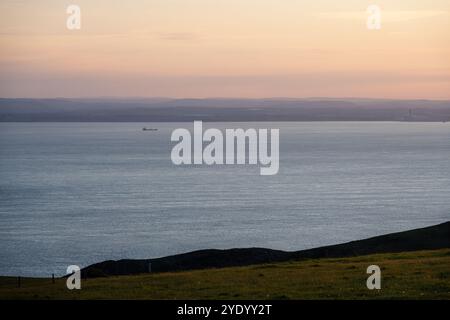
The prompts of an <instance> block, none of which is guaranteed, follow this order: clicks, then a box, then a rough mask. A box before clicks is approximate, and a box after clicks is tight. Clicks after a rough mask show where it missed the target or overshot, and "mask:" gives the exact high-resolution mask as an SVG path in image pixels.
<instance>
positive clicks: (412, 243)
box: [81, 221, 450, 278]
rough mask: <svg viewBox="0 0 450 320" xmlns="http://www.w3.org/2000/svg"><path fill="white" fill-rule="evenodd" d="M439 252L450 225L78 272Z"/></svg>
mask: <svg viewBox="0 0 450 320" xmlns="http://www.w3.org/2000/svg"><path fill="white" fill-rule="evenodd" d="M443 248H450V221H449V222H445V223H442V224H438V225H435V226H431V227H426V228H421V229H414V230H410V231H404V232H398V233H391V234H387V235H382V236H378V237H373V238H369V239H364V240H358V241H352V242H348V243H343V244H338V245H332V246H325V247H320V248H315V249H308V250H301V251H293V252H287V251H281V250H271V249H264V248H244V249H228V250H215V249H210V250H199V251H193V252H189V253H184V254H178V255H173V256H168V257H163V258H157V259H144V260H130V259H127V260H119V261H112V260H109V261H104V262H100V263H97V264H93V265H90V266H88V267H86V268H84V269H82V271H81V272H82V277H84V278H95V277H102V276H112V275H132V274H140V273H148V272H149V271H150V270H149V269H150V268H151V272H169V271H185V270H195V269H207V268H224V267H233V266H247V265H253V264H261V263H273V262H282V261H290V260H304V259H318V258H343V257H353V256H361V255H368V254H374V253H395V252H404V251H417V250H431V249H443Z"/></svg>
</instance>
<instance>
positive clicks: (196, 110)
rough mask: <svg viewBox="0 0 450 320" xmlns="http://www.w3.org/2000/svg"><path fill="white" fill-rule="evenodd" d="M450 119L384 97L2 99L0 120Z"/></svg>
mask: <svg viewBox="0 0 450 320" xmlns="http://www.w3.org/2000/svg"><path fill="white" fill-rule="evenodd" d="M194 120H203V121H450V101H448V100H442V101H433V100H385V99H351V98H348V99H332V98H310V99H287V98H271V99H169V98H142V99H137V98H136V99H125V98H123V99H118V98H117V99H107V98H101V99H100V98H99V99H62V98H61V99H5V98H3V99H2V98H0V122H39V121H45V122H183V121H194Z"/></svg>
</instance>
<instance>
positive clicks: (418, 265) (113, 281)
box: [0, 249, 450, 299]
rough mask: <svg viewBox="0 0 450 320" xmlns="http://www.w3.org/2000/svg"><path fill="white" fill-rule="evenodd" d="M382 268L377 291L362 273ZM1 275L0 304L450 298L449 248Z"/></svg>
mask: <svg viewBox="0 0 450 320" xmlns="http://www.w3.org/2000/svg"><path fill="white" fill-rule="evenodd" d="M371 264H376V265H379V266H380V268H381V272H382V278H381V279H382V280H381V290H368V289H367V287H366V279H367V277H368V275H367V274H366V268H367V267H368V266H369V265H371ZM81 285H82V289H81V290H72V291H70V290H68V289H67V288H66V286H65V280H64V279H57V280H56V283H55V284H53V283H52V281H51V279H36V278H22V286H21V288H17V279H16V278H12V277H0V299H450V249H444V250H433V251H416V252H409V253H397V254H377V255H368V256H360V257H354V258H343V259H318V260H307V261H294V262H285V263H276V264H263V265H255V266H248V267H237V268H225V269H209V270H197V271H185V272H173V273H160V274H145V275H136V276H122V277H111V278H98V279H87V280H82V283H81Z"/></svg>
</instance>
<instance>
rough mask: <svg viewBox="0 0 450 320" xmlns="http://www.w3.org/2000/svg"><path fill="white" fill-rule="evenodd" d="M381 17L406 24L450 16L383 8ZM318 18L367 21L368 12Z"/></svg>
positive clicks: (439, 13) (438, 13) (441, 11)
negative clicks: (406, 22) (412, 21)
mask: <svg viewBox="0 0 450 320" xmlns="http://www.w3.org/2000/svg"><path fill="white" fill-rule="evenodd" d="M381 15H382V19H383V22H386V23H389V22H405V21H411V20H420V19H429V18H435V17H438V16H440V17H445V16H449V15H450V12H449V11H443V10H434V11H433V10H430V11H423V10H422V11H414V10H383V9H382V8H381ZM317 17H318V18H321V19H335V20H359V21H361V20H365V19H367V12H366V11H365V10H360V11H332V12H331V11H330V12H319V13H318V14H317Z"/></svg>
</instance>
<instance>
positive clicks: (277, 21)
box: [0, 0, 450, 99]
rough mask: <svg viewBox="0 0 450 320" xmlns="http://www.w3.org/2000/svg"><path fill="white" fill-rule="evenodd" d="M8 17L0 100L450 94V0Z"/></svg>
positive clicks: (89, 5) (232, 2)
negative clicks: (73, 22) (370, 19)
mask: <svg viewBox="0 0 450 320" xmlns="http://www.w3.org/2000/svg"><path fill="white" fill-rule="evenodd" d="M372 3H373V4H377V5H378V6H379V7H380V8H381V9H382V24H381V30H368V29H367V27H366V19H367V13H366V8H367V6H368V5H369V4H372ZM69 4H78V5H79V6H80V8H81V30H68V29H67V28H66V19H67V17H68V15H67V13H66V7H67V6H68V5H69ZM0 15H1V19H0V68H1V69H0V70H1V73H0V96H1V97H99V96H123V97H127V96H128V97H130V96H140V97H143V96H167V97H281V96H283V97H313V96H328V97H376V98H429V99H450V19H449V17H450V1H444V0H442V1H441V0H435V1H426V0H389V1H387V0H386V1H373V2H366V1H361V0H341V1H335V0H316V1H300V0H136V1H132V0H129V1H119V0H116V1H114V0H71V1H61V0H40V1H23V0H17V1H8V0H3V1H2V2H0Z"/></svg>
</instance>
